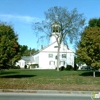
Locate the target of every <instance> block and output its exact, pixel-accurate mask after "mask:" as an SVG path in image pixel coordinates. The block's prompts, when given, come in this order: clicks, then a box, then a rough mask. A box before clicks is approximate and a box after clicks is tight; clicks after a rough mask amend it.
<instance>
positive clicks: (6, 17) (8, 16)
mask: <svg viewBox="0 0 100 100" xmlns="http://www.w3.org/2000/svg"><path fill="white" fill-rule="evenodd" d="M0 19H1V20H5V21H6V20H7V21H8V20H10V21H11V20H17V21H22V22H26V23H31V22H37V21H40V20H41V19H39V18H36V17H31V16H23V15H12V14H0Z"/></svg>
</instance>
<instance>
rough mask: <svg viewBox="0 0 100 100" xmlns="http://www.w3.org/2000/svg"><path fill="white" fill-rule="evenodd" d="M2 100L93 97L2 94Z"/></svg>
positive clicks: (83, 98) (87, 98)
mask: <svg viewBox="0 0 100 100" xmlns="http://www.w3.org/2000/svg"><path fill="white" fill-rule="evenodd" d="M0 100H91V96H80V95H79V96H78V95H66V94H34V93H33V94H32V93H30V94H29V93H0Z"/></svg>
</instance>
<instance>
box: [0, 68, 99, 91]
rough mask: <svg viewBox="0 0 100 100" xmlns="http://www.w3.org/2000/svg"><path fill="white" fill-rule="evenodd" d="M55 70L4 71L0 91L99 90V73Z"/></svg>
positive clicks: (0, 77) (0, 78)
mask: <svg viewBox="0 0 100 100" xmlns="http://www.w3.org/2000/svg"><path fill="white" fill-rule="evenodd" d="M92 74H93V73H92V71H60V72H57V71H56V70H22V69H21V70H18V69H17V70H11V69H10V70H5V71H3V73H2V74H1V75H0V88H1V89H33V90H35V89H39V90H40V89H42V90H55V89H56V90H89V91H90V90H93V91H94V90H100V72H96V75H97V77H95V78H94V77H93V75H92Z"/></svg>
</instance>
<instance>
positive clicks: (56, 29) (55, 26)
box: [50, 21, 61, 44]
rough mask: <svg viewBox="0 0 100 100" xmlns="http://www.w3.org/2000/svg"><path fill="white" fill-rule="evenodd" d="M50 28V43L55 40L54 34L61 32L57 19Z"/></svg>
mask: <svg viewBox="0 0 100 100" xmlns="http://www.w3.org/2000/svg"><path fill="white" fill-rule="evenodd" d="M51 28H52V34H51V37H50V44H52V43H54V42H55V41H56V36H57V35H60V34H61V25H60V24H59V23H58V21H55V22H54V23H53V24H52V26H51Z"/></svg>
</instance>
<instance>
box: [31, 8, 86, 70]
mask: <svg viewBox="0 0 100 100" xmlns="http://www.w3.org/2000/svg"><path fill="white" fill-rule="evenodd" d="M44 14H45V20H43V21H42V22H36V23H34V24H33V30H34V32H35V33H36V34H39V33H40V37H39V39H41V38H43V37H51V35H52V34H51V33H52V30H51V26H52V24H53V23H54V22H55V21H56V22H58V23H59V24H60V25H61V35H58V34H55V36H54V37H55V39H56V42H57V44H58V53H57V71H59V51H60V46H61V43H62V41H63V42H64V43H66V41H67V40H68V38H69V39H70V42H72V41H73V40H77V38H78V37H79V35H80V28H82V27H83V26H84V22H85V19H84V18H83V14H79V13H78V11H77V9H73V10H72V11H68V9H67V8H64V7H57V6H55V7H52V8H50V9H48V11H46V12H45V13H44ZM41 33H45V35H44V36H43V35H41ZM53 35H54V34H53Z"/></svg>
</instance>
